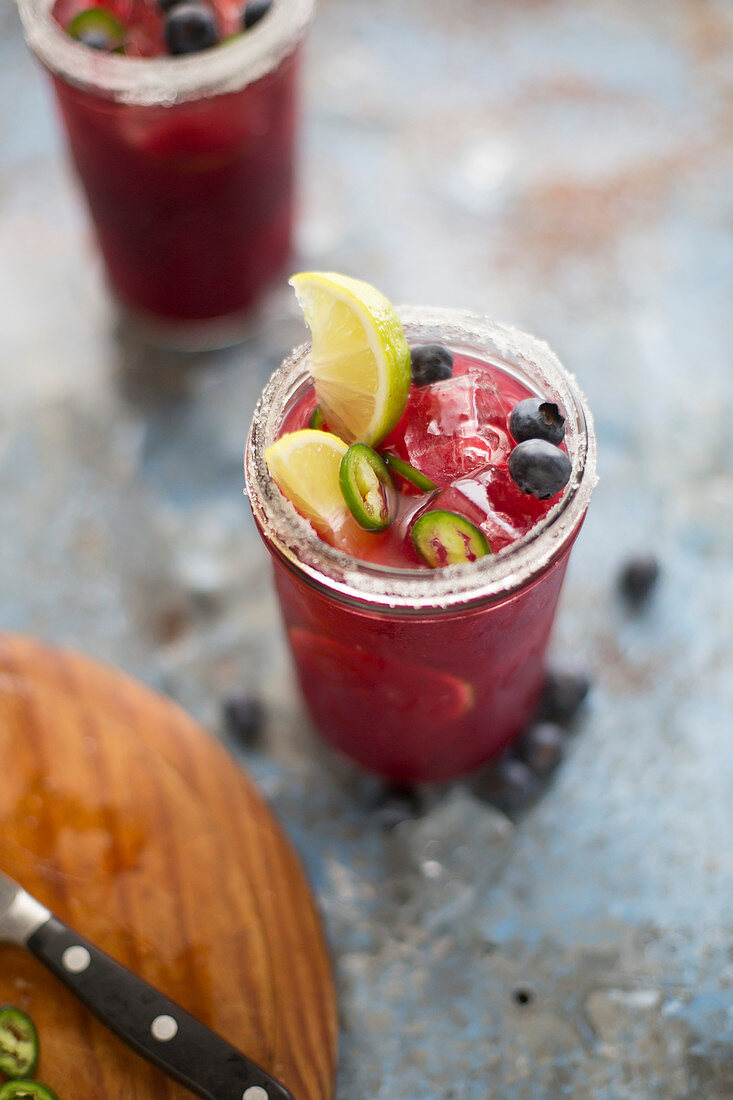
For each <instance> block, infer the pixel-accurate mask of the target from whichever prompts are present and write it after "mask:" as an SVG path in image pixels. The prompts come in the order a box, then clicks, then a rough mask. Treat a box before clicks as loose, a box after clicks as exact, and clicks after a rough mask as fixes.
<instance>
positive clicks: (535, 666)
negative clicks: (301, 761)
mask: <svg viewBox="0 0 733 1100" xmlns="http://www.w3.org/2000/svg"><path fill="white" fill-rule="evenodd" d="M399 312H400V316H401V318H402V321H403V324H404V328H405V334H406V336H407V339H408V342H409V343H410V344H425V343H442V344H446V345H448V346H449V347H450V348H451V349H452V350H453V351H454V352H459V353H462V354H466V355H470V356H473V357H475V358H477V359H482V360H483V361H485V362H489V363H492V364H494V365H495V366H498V367H500V368H501V369H503V370H505V371H507V372H508V373H510V374H514V375H515V377H517V378H519V379H520V380H521V381H522V382H524V384H525V385H527V386H528V387H529V388H530V389H531V390H533V391H535V392H537V393H538V394H541V395H542V396H544V397H545V398H546V399H547V400H550V401H554V402H556V403H557V404H558V405H559V407H560V408H561V410H562V411H563V413H564V415H565V418H566V437H565V441H566V445H567V449H568V453H569V454H570V456H571V459H572V465H573V470H572V475H571V479H570V482H569V483H568V485H567V487H566V489H565V491H564V494H563V496H562V498H561V499H560V501H559V502H558V503H557V504H555V506H554V507H553V508H552V509H551V510H550V511H549V512H548V513H547V515H546V516H545V517H544V519H542V520H540V521H539V522H538V523H537V525H536V526H535V527H533V528H532V530H531V531H530V532H529V533H528V534H527V535H525V536H524V537H523V538H521V539H520V540H518V541H517V542H515V543H513V544H512V545H511V546H508V547H506V548H505V549H503V550H501V551H499V552H498V553H496V554H491V555H487V556H486V557H484V558H481V559H480V560H479V561H476V562H473V563H471V564H470V565H467V566H454V567H450V568H448V569H440V570H419V569H414V570H410V569H392V568H385V567H384V566H380V565H375V564H373V563H370V562H366V561H361V560H358V561H357V560H356V559H354V558H352V557H349V556H348V555H346V554H344V553H343V552H341V551H339V550H337V549H334V548H333V547H331V546H329V545H328V544H327V543H325V542H322V541H321V540H320V539H319V538H318V537H317V535H316V534H315V532H314V531H313V528H312V527H311V526H310V524H309V523H308V522H307V521H306V520H304V519H303V518H302V517H301V516H300V515H298V513H297V512H296V511H295V509H294V508H293V506H292V505H291V504H290V502H289V501H288V500H286V499H285V497H284V496H283V495H282V494H281V493H280V491H279V490H278V488H277V486H276V485H275V483H274V482H273V480H272V478H271V476H270V474H269V471H268V468H267V464H266V461H265V457H264V453H265V450H266V449H267V447H268V446H269V445H270V444H271V443H273V442H274V441H275V439H277V438H278V436H279V435H280V434H281V431H282V425H283V422H284V420H285V418H286V416H287V415H288V413H289V411H290V410H292V409H293V407H294V406H295V404H296V403H297V402H298V401H299V400H301V399H302V398H303V395H304V393H305V392H307V390H308V388H309V386H310V380H309V375H308V356H309V351H310V348H309V345H304V346H303V347H301V348H298V349H297V350H296V351H295V352H293V354H292V355H291V356H290V358H288V359H287V360H286V361H285V362H284V363H283V365H282V366H281V367H280V369H279V370H278V371H276V372H275V374H274V375H273V377H272V379H271V380H270V382H269V384H268V386H267V387H266V389H265V391H264V393H263V395H262V397H261V399H260V401H259V404H258V405H257V408H256V410H255V413H254V418H253V422H252V427H251V429H250V434H249V439H248V442H247V449H246V454H245V476H246V485H247V493H248V496H249V499H250V503H251V506H252V511H253V514H254V518H255V521H256V523H257V526H258V529H259V531H260V534H261V536H262V538H263V539H264V542H265V545H266V546H267V549H268V550H269V552H270V554H271V557H272V562H273V567H274V578H275V585H276V588H277V593H278V596H279V600H280V606H281V611H282V617H283V621H284V624H285V629H286V631H287V635H288V640H289V643H290V647H291V650H292V654H293V658H294V662H295V667H296V670H297V673H298V678H299V680H300V686H301V689H302V692H303V696H304V698H305V701H306V703H307V705H308V708H309V710H310V713H311V716H312V718H313V720H314V722H315V725H316V727H317V728H318V730H319V731H320V733H321V734H322V735H323V737H324V738H325V739H326V740H327V741H328V742H329V743H330V744H331V745H332V746H334V747H335V748H336V749H338V750H340V752H342V753H343V754H345V755H346V756H347V757H349V758H351V759H352V760H353V761H356V762H357V763H358V764H360V765H362V766H363V767H365V768H367V769H370V770H371V771H374V772H377V773H380V774H381V775H384V776H386V777H389V778H391V779H393V780H396V781H419V780H424V781H432V780H447V779H451V778H453V777H455V776H458V775H461V774H463V773H467V772H470V771H471V770H473V769H475V768H477V767H479V766H480V765H481V764H483V763H485V762H486V761H487V760H489V759H491V758H492V757H493V756H496V755H497V754H498V753H500V752H501V751H502V749H504V747H505V746H506V745H508V744H509V743H510V742H511V741H512V740H513V739H514V738H516V737H517V736H518V735H519V734H520V733H521V731H522V730H523V728H524V727H525V726H526V724H527V722H528V721H529V720H530V719H531V717H532V715H533V712H534V710H535V708H536V706H537V702H538V698H539V694H540V691H541V688H542V683H543V678H544V661H545V653H546V649H547V645H548V640H549V637H550V631H551V628H552V624H553V620H554V617H555V611H556V608H557V603H558V598H559V595H560V588H561V585H562V581H563V577H564V574H565V569H566V566H567V562H568V556H569V554H570V550H571V547H572V545H573V543H574V541H575V539H576V536H577V534H578V531H579V530H580V527H581V525H582V522H583V519H584V517H585V513H586V509H587V507H588V501H589V499H590V495H591V492H592V489H593V486H594V485H595V481H596V477H595V450H596V449H595V437H594V434H593V425H592V419H591V415H590V412H589V410H588V408H587V406H586V404H585V400H584V398H583V395H582V394H581V393H580V391H579V389H578V387H577V385H576V383H575V380H574V379H573V378H572V377H571V376H570V375H569V374H568V373H567V372H566V371H565V370H563V368H562V367H561V365H560V363H559V362H558V360H557V358H556V357H555V355H554V354H553V353H552V352H551V351H550V349H549V348H548V347H547V345H546V344H543V343H541V342H539V341H538V340H536V339H534V338H533V337H531V336H528V335H526V334H525V333H521V332H518V331H516V330H513V329H509V328H506V327H503V326H501V325H497V324H494V323H493V322H491V321H489V320H488V319H486V318H482V317H479V316H475V315H473V314H468V313H461V312H456V311H450V310H425V309H414V308H404V309H401V310H400V311H399Z"/></svg>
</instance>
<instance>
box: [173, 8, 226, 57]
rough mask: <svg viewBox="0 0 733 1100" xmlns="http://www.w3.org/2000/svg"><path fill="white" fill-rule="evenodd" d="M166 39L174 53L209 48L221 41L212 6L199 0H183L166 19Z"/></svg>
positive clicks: (194, 51) (195, 51)
mask: <svg viewBox="0 0 733 1100" xmlns="http://www.w3.org/2000/svg"><path fill="white" fill-rule="evenodd" d="M165 40H166V43H167V45H168V50H169V51H170V53H172V54H174V55H179V54H186V53H198V51H199V50H208V49H209V47H210V46H215V45H216V44H217V42H218V41H219V25H218V23H217V20H216V16H215V15H214V13H213V11H212V10H211V8H208V7H207V6H206V5H205V4H200V3H198V2H197V0H182V2H181V3H180V4H176V5H175V7H173V8H172V9H171V10H170V11H169V12H168V16H167V18H166V21H165Z"/></svg>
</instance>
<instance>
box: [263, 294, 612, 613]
mask: <svg viewBox="0 0 733 1100" xmlns="http://www.w3.org/2000/svg"><path fill="white" fill-rule="evenodd" d="M398 313H399V315H400V318H401V320H402V323H403V325H404V328H405V335H406V337H407V339H408V341H409V342H410V343H444V344H447V345H448V346H449V347H451V348H453V349H454V350H460V351H462V352H465V353H467V354H470V355H474V356H476V357H478V358H483V359H485V360H487V361H489V362H493V363H495V364H496V365H497V366H499V367H502V368H503V369H505V370H509V372H510V373H513V374H515V375H516V376H518V377H520V378H521V379H523V380H524V381H526V382H527V383H529V385H530V386H531V387H532V388H534V389H535V390H536V391H537V392H538V393H541V394H542V395H543V396H544V397H545V398H546V399H547V400H552V401H555V402H556V403H557V404H558V405H559V406H560V407H561V409H562V410H563V412H564V413H565V419H566V431H565V442H566V445H567V449H568V453H569V455H570V457H571V460H572V472H571V475H570V481H569V482H568V485H567V487H566V489H565V492H564V494H563V496H562V498H561V500H559V501H558V503H557V504H555V505H554V507H553V508H551V509H550V511H549V512H548V513H547V515H546V516H545V517H544V518H543V519H542V520H540V522H539V523H537V524H536V525H535V526H534V527H533V528H532V530H531V531H530V532H528V534H526V535H525V536H524V537H523V538H521V539H518V540H517V542H515V543H512V545H511V546H507V547H505V548H504V549H503V550H500V551H498V553H496V554H490V555H487V556H486V557H484V558H481V559H479V561H477V562H472V563H471V564H470V565H451V566H447V567H445V568H443V569H440V570H415V569H390V568H388V567H385V566H382V565H375V564H373V563H370V562H364V561H357V560H356V559H355V558H352V557H350V556H349V555H348V554H345V553H343V551H341V550H336V549H334V548H333V547H331V546H329V545H328V544H327V543H324V542H322V541H321V540H320V539H319V538H318V536H317V535H316V533H315V531H314V530H313V528H312V527H311V525H310V524H309V523H308V522H307V520H305V519H303V517H302V516H300V515H299V514H298V512H296V510H295V508H294V507H293V505H292V504H291V503H290V501H289V500H287V498H286V497H284V496H283V494H282V493H281V492H280V490H279V489H278V488H277V485H276V484H275V482H274V481H273V479H272V477H271V476H270V473H269V471H268V469H267V463H266V461H265V451H266V449H267V448H268V447H269V446H270V444H272V443H274V441H275V439H276V438H277V436H278V434H279V432H280V428H281V425H282V423H283V419H284V416H285V413H286V411H287V409H288V406H289V405H290V402H291V401H292V399H293V397H294V395H295V394H296V393H297V392H298V390H300V388H301V387H302V386H303V385H304V384H305V383H306V382H307V381H308V379H309V375H308V367H307V364H308V355H309V353H310V344H303V345H302V346H301V347H299V348H296V349H295V351H293V352H292V354H291V355H290V356H289V357H288V358H287V359H286V360H285V361H284V363H283V364H282V366H281V367H279V368H278V370H276V371H275V373H274V374H273V376H272V378H271V379H270V381H269V382H268V384H267V386H266V387H265V389H264V391H263V393H262V396H261V397H260V400H259V402H258V403H257V406H256V408H255V411H254V415H253V418H252V425H251V428H250V431H249V437H248V440H247V447H246V450H245V461H244V470H245V481H246V492H247V495H248V496H249V500H250V504H251V506H252V512H253V514H254V518H255V522H256V523H257V526H258V527H259V529H260V533H261V534H262V537H263V538H264V540H265V542H266V543H267V544H268V545H269V547H270V549H271V550H272V551H273V552H274V553H275V554H276V555H277V556H278V557H279V558H280V559H281V560H282V561H283V562H284V564H285V565H287V566H288V567H289V568H291V569H293V570H294V571H295V572H296V573H297V574H298V575H299V576H301V577H302V578H303V579H305V580H307V581H308V582H309V583H311V584H314V585H316V586H317V587H319V588H321V589H325V590H327V591H328V592H329V593H330V594H332V595H333V596H336V597H338V598H340V599H342V600H346V601H348V602H355V603H367V604H369V605H370V606H375V605H376V606H378V607H380V608H382V609H385V610H386V609H390V608H392V609H400V610H401V611H402V612H407V611H409V612H414V613H416V614H419V613H421V612H425V611H430V612H436V611H449V610H451V609H453V610H455V609H456V608H457V607H466V606H470V605H473V604H479V603H485V602H488V601H492V600H495V599H497V598H499V597H502V596H506V595H508V594H510V593H512V592H515V591H516V590H517V589H519V588H521V587H523V586H524V585H526V584H528V583H529V582H530V581H532V580H533V579H534V578H535V577H537V576H538V575H539V574H540V573H542V572H543V571H544V570H545V569H546V568H547V567H548V566H549V565H550V564H551V563H552V562H553V561H554V560H555V559H556V558H557V557H558V555H559V554H560V553H561V552H562V550H563V548H564V546H565V545H566V544H567V542H568V540H570V539H571V538H572V537H573V536H574V534H575V532H576V531H577V529H578V525H579V524H580V522H581V520H582V518H583V516H584V515H585V511H586V509H587V507H588V502H589V500H590V496H591V493H592V491H593V488H594V486H595V484H596V481H597V478H596V441H595V434H594V431H593V419H592V416H591V413H590V410H589V409H588V406H587V404H586V402H585V398H584V397H583V394H582V393H581V391H580V389H579V387H578V385H577V382H576V381H575V378H574V377H573V376H572V375H571V374H568V372H567V371H565V370H564V368H563V367H562V366H561V365H560V362H559V360H558V359H557V357H556V356H555V354H554V352H552V351H551V350H550V348H549V347H548V346H547V344H545V343H543V342H542V341H540V340H537V339H535V337H533V336H530V335H528V334H527V333H524V332H520V331H519V330H518V329H513V328H508V327H507V326H505V325H501V324H497V323H496V322H494V321H491V320H489V318H487V317H481V316H479V315H478V314H475V313H469V312H463V311H460V310H449V309H432V308H424V307H416V306H401V307H399V308H398Z"/></svg>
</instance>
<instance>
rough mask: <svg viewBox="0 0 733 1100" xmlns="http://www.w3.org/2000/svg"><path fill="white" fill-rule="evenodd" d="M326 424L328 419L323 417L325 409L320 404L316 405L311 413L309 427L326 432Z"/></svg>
mask: <svg viewBox="0 0 733 1100" xmlns="http://www.w3.org/2000/svg"><path fill="white" fill-rule="evenodd" d="M325 424H326V421H325V420H324V419H323V409H322V408H321V406H320V405H316V407H315V409H314V410H313V412H312V413H311V415H310V419H309V421H308V427H309V428H313V430H314V431H316V432H324V431H326V428H325Z"/></svg>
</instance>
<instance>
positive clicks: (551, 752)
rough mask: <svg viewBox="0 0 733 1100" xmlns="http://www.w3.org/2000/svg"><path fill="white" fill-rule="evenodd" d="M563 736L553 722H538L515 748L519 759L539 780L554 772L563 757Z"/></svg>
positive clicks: (524, 734) (523, 735)
mask: <svg viewBox="0 0 733 1100" xmlns="http://www.w3.org/2000/svg"><path fill="white" fill-rule="evenodd" d="M564 748H565V734H564V731H563V730H562V729H561V728H560V726H557V725H555V724H554V723H553V722H539V723H538V724H537V725H536V726H530V727H529V729H528V730H525V732H524V733H523V734H522V736H521V737H520V739H519V741H518V742H517V745H516V747H515V750H514V751H515V753H516V755H517V756H518V757H519V759H520V760H521V761H522V762H523V763H524V764H526V765H527V767H528V768H530V769H531V770H532V771H533V772H534V774H535V775H536V776H538V778H540V779H545V778H546V777H547V776H548V775H551V774H552V772H554V770H555V768H556V767H557V766H558V764H559V763H560V761H561V760H562V757H563V750H564Z"/></svg>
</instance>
